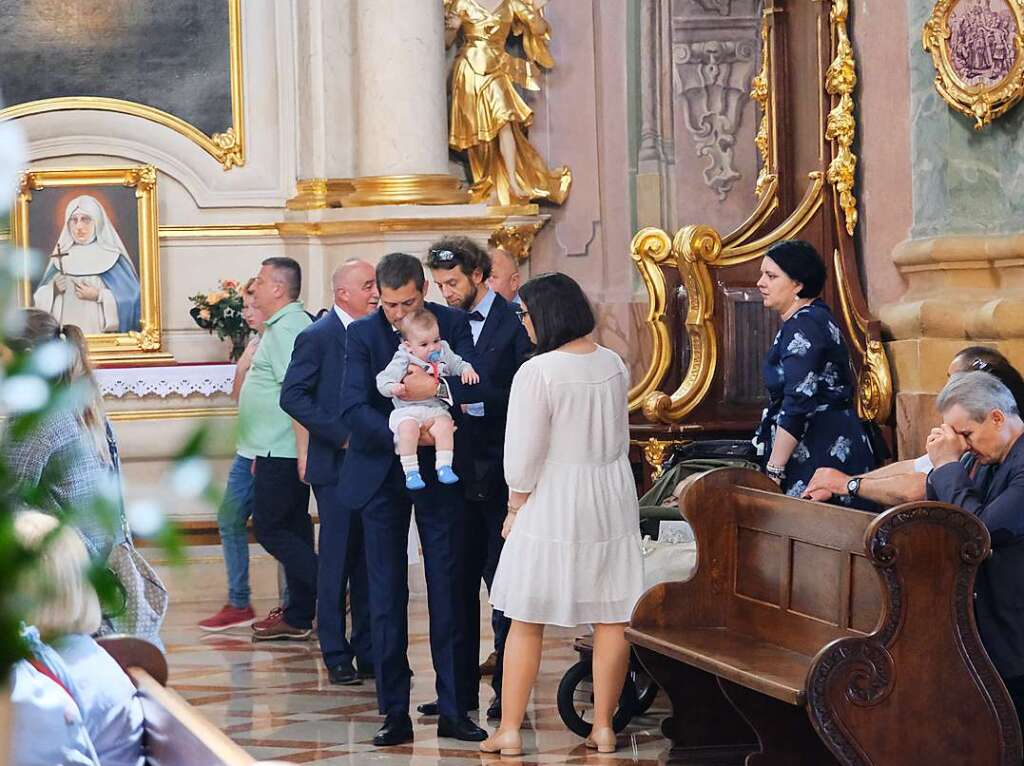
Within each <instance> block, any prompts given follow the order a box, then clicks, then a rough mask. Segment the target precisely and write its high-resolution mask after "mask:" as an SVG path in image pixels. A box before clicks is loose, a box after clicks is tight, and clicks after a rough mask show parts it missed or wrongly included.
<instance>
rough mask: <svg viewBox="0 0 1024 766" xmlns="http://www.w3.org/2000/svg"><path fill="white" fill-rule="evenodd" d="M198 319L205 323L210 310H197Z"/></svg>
mask: <svg viewBox="0 0 1024 766" xmlns="http://www.w3.org/2000/svg"><path fill="white" fill-rule="evenodd" d="M199 318H200V319H202V320H203V321H206V320H208V319H209V318H210V309H199Z"/></svg>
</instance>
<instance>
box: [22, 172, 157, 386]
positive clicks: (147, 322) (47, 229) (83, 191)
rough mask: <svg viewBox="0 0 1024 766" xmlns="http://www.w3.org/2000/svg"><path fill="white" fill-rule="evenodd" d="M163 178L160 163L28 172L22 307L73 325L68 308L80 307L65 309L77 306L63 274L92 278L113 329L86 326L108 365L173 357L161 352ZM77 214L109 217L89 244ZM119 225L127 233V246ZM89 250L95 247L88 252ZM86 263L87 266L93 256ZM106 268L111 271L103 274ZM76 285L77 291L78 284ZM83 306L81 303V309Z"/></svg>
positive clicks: (96, 355)
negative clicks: (159, 194)
mask: <svg viewBox="0 0 1024 766" xmlns="http://www.w3.org/2000/svg"><path fill="white" fill-rule="evenodd" d="M156 180H157V177H156V168H154V167H153V166H152V165H136V166H131V167H111V168H75V169H55V170H29V171H26V172H25V173H23V174H22V176H21V180H20V184H19V189H18V197H17V200H16V201H15V204H14V210H13V214H12V216H11V239H12V241H13V243H14V245H15V247H16V248H18V249H20V250H21V252H22V253H23V254H24V261H25V272H24V273H25V277H24V278H23V280H22V283H21V290H20V293H21V296H20V297H21V301H22V304H23V305H25V306H33V305H38V306H39V307H40V308H44V309H46V310H49V311H54V312H56V311H57V310H59V311H60V312H61V314H62V316H61V319H62V321H65V322H68V323H71V322H69V320H68V319H67V317H66V316H64V313H65V311H68V312H69V313H70V312H71V311H72V309H71V308H70V307H69V308H65V307H66V306H69V304H68V303H67V302H66V300H67V299H66V298H65V297H64V296H63V293H62V292H60V291H58V288H57V287H55V286H54V285H55V284H56V282H57V280H56V277H58V276H62V275H63V276H66V277H68V278H69V279H70V280H71V282H70V283H75V284H77V283H78V282H79V281H83V282H87V280H89V279H90V278H91V279H92V282H91V283H88V284H91V285H93V287H94V288H95V289H96V294H98V295H99V296H100V297H94V298H91V299H89V300H94V301H95V302H96V303H97V308H96V309H95V311H96V312H97V314H96V315H97V316H99V317H101V319H97V320H96V321H97V325H103V326H104V327H105V329H102V330H101V331H100V332H95V331H94V330H95V328H91V329H93V331H91V332H90V331H89V330H90V328H88V327H87V326H86V327H83V329H85V330H86V331H87V335H86V339H87V341H88V344H89V356H90V359H91V360H92V361H93V362H94V363H96V364H99V365H100V366H113V365H118V364H125V363H131V364H162V363H166V362H167V361H169V360H171V359H172V357H171V355H170V354H167V353H165V352H163V351H161V335H160V330H161V323H160V244H159V224H158V220H157V199H156ZM82 200H85V201H84V202H83V201H82ZM77 211H85V212H86V213H91V214H92V217H93V218H95V217H97V215H98V216H99V217H100V218H101V219H102V220H101V221H100V222H98V223H97V222H94V223H93V224H92V226H94V227H95V228H93V229H91V230H90V234H89V237H90V239H89V240H88V242H85V243H83V242H82V241H81V240H79V239H77V237H78V236H79V235H78V234H74V233H72V223H71V222H70V221H71V219H72V218H74V215H75V212H77ZM118 229H120V230H121V231H122V232H124V233H125V239H127V241H128V243H127V244H126V243H125V241H124V240H122V239H121V236H120V234H118ZM55 242H56V244H55ZM115 243H116V246H115ZM69 244H70V247H68V245H69ZM76 245H81V246H82V248H83V249H82V250H81V251H77V252H82V253H88V254H87V255H84V256H78V255H76V251H75V250H74V247H75V246H76ZM86 247H88V248H90V249H89V250H85V248H86ZM62 250H63V251H64V252H63V253H62ZM69 257H79V258H85V259H90V261H91V262H95V261H97V259H100V260H103V261H104V264H103V265H102V266H96V267H95V270H94V271H90V269H89V268H88V267H87V266H86V268H81V267H76V266H74V262H72V264H67V263H65V261H66V259H67V258H69ZM36 258H40V259H41V258H46V261H45V265H43V268H42V269H39V268H32V265H33V259H36ZM106 261H110V264H107V263H106ZM81 263H82V265H83V266H85V265H86V261H85V260H82V261H81ZM67 266H71V268H66V267H67ZM104 266H106V267H107V268H106V269H105V270H104V271H102V272H101V271H100V269H103V268H104ZM115 272H116V273H115ZM70 283H67V286H68V287H70ZM104 288H106V289H104ZM75 289H76V292H77V289H78V288H77V287H76V288H75ZM46 296H49V297H48V298H47V297H46ZM58 298H59V301H60V302H59V303H58ZM82 303H83V302H82V301H81V300H78V301H77V305H78V307H81V305H82ZM43 304H46V305H43ZM70 305H71V306H74V305H75V302H72V303H71V304H70ZM89 306H90V307H91V304H89ZM104 306H109V311H110V314H109V315H104V314H103V313H102V312H103V311H104ZM58 307H59V308H58ZM74 310H80V311H86V310H87V309H82V308H78V309H74ZM89 316H90V317H91V316H92V315H89ZM76 323H78V324H84V323H82V322H76Z"/></svg>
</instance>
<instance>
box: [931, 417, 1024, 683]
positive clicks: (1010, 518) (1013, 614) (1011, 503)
mask: <svg viewBox="0 0 1024 766" xmlns="http://www.w3.org/2000/svg"><path fill="white" fill-rule="evenodd" d="M928 499H929V500H941V501H942V502H944V503H951V504H953V505H958V506H960V507H961V508H963V509H964V510H965V511H967V512H968V513H973V514H974V515H975V516H977V517H978V518H979V519H980V520H981V521H982V522H983V523H984V524H985V526H986V527H988V531H989V533H990V534H991V535H992V555H991V556H989V557H988V558H987V559H986V560H985V561H984V562H982V564H981V567H980V568H979V569H978V577H977V580H976V581H975V583H974V594H975V601H974V609H975V615H976V617H977V620H978V632H979V633H980V634H981V640H982V643H984V644H985V649H986V650H987V651H988V654H989V657H991V658H992V662H993V663H994V664H995V666H996V669H997V670H998V671H999V673H1000V675H1002V676H1003V678H1015V677H1017V676H1022V675H1024V587H1022V584H1024V436H1021V437H1020V438H1018V439H1017V442H1016V444H1014V445H1013V447H1011V448H1010V452H1009V454H1007V456H1006V459H1005V460H1003V462H1002V463H999V464H998V465H986V466H982V467H981V469H980V470H979V472H978V474H977V475H976V476H975V477H974V479H973V480H972V479H971V477H970V476H969V475H968V473H967V469H966V468H965V467H964V466H963V464H962V463H960V462H955V463H947V464H946V465H943V466H940V467H939V468H936V469H935V470H934V471H932V472H931V473H930V474H928Z"/></svg>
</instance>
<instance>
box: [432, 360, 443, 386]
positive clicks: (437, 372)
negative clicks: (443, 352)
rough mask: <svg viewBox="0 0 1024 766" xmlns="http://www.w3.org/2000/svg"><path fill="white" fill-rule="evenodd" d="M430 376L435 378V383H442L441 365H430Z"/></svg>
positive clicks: (433, 363)
mask: <svg viewBox="0 0 1024 766" xmlns="http://www.w3.org/2000/svg"><path fill="white" fill-rule="evenodd" d="M430 374H431V375H433V376H434V382H435V383H440V382H441V374H440V365H438V363H437V362H431V363H430Z"/></svg>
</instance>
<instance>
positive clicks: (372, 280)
mask: <svg viewBox="0 0 1024 766" xmlns="http://www.w3.org/2000/svg"><path fill="white" fill-rule="evenodd" d="M331 285H332V287H333V288H334V302H335V304H336V305H337V306H338V307H339V308H340V309H341V310H342V311H344V312H345V313H346V314H348V315H349V316H350V317H352V318H353V319H359V318H360V317H363V316H366V315H367V314H369V313H370V312H371V311H373V310H374V309H376V308H377V302H378V300H379V298H380V294H379V293H378V292H377V277H376V272H375V270H374V268H373V264H371V263H369V262H367V261H364V260H361V259H359V258H352V259H351V260H348V261H345V262H344V263H343V264H341V265H340V266H339V267H338V268H336V269H335V270H334V274H333V276H332V277H331Z"/></svg>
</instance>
